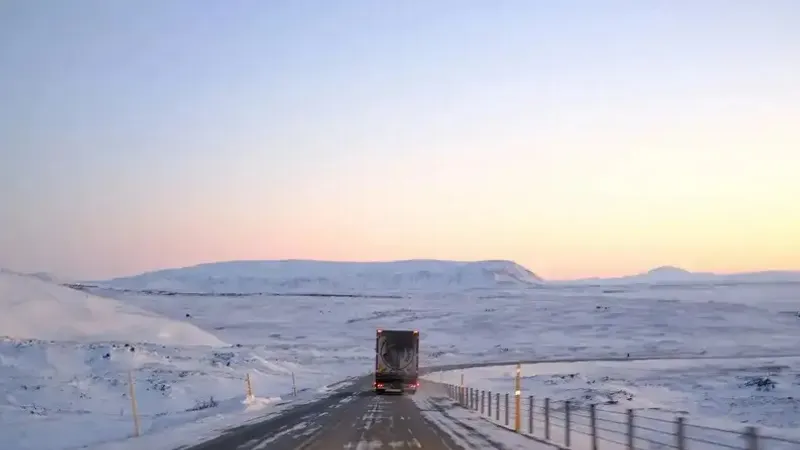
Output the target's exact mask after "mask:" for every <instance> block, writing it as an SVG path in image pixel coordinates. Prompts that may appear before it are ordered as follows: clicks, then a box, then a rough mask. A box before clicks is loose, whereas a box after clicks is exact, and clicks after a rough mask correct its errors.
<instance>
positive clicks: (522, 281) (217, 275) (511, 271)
mask: <svg viewBox="0 0 800 450" xmlns="http://www.w3.org/2000/svg"><path fill="white" fill-rule="evenodd" d="M541 282H542V279H541V278H539V277H538V276H536V275H535V274H534V273H533V272H531V271H530V270H528V269H526V268H524V267H522V266H520V265H519V264H516V263H514V262H512V261H474V262H461V261H439V260H407V261H388V262H334V261H310V260H286V261H228V262H218V263H208V264H200V265H197V266H192V267H185V268H177V269H165V270H159V271H155V272H147V273H143V274H140V275H135V276H131V277H123V278H115V279H111V280H105V281H92V282H88V283H87V284H92V285H96V286H100V287H112V288H122V289H133V290H150V291H162V292H175V293H189V292H215V293H221V292H225V293H241V294H253V293H274V292H277V293H292V294H295V295H296V294H298V293H300V292H311V293H318V294H322V293H331V294H342V295H346V294H359V295H360V294H372V293H377V292H381V293H386V292H392V293H395V292H404V291H414V290H418V291H428V292H430V291H456V290H458V291H463V290H464V289H481V288H498V287H514V288H519V287H530V286H536V285H539V284H541Z"/></svg>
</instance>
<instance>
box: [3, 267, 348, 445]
mask: <svg viewBox="0 0 800 450" xmlns="http://www.w3.org/2000/svg"><path fill="white" fill-rule="evenodd" d="M45 280H46V278H45V279H43V278H42V277H40V276H36V275H22V274H18V273H14V272H12V271H8V270H0V311H2V312H0V392H2V395H0V423H1V424H2V425H0V436H2V439H0V440H1V441H2V442H3V445H2V447H3V448H14V449H18V450H29V449H30V450H63V449H73V448H84V446H85V445H86V444H92V443H98V442H102V441H107V440H119V439H124V438H126V437H127V436H129V435H130V432H131V430H132V417H131V410H130V398H129V397H128V392H129V384H128V376H129V373H132V374H133V378H134V382H135V384H136V390H137V401H138V404H139V411H140V419H141V423H142V430H143V431H144V432H145V433H153V432H155V431H156V430H163V429H169V428H173V427H175V426H177V425H180V424H185V423H189V422H192V423H197V422H198V421H201V420H212V419H214V418H215V417H217V416H219V415H220V414H226V415H227V416H228V420H233V422H232V423H235V422H236V417H238V420H243V419H242V414H245V415H246V414H247V413H248V412H251V413H253V414H257V412H256V411H257V410H259V409H263V408H264V407H267V406H268V405H269V404H271V403H275V402H280V401H282V400H281V399H280V397H281V396H284V397H285V396H286V395H287V394H288V393H289V392H291V391H292V380H293V378H294V379H295V380H296V382H297V385H298V387H299V388H300V389H301V391H303V392H305V393H304V394H303V395H308V394H313V393H314V392H315V389H316V388H317V387H319V386H322V385H323V384H325V383H327V382H334V381H336V380H339V379H341V378H343V377H344V375H340V374H339V373H341V370H340V371H339V373H337V370H336V368H337V363H339V362H343V363H344V364H346V363H347V360H346V359H345V360H339V359H337V356H333V357H331V358H326V357H322V356H319V355H317V356H316V358H315V360H316V361H317V362H319V364H318V365H317V366H314V365H312V364H309V365H308V367H303V366H301V365H300V364H298V363H297V362H295V361H296V360H297V358H295V357H294V356H293V355H291V354H289V355H277V354H276V352H275V351H274V349H271V348H269V347H266V346H261V345H247V346H243V345H228V344H226V343H225V342H223V341H222V340H220V339H219V338H217V337H216V336H215V335H214V334H212V333H210V332H208V331H203V330H202V329H201V328H199V327H198V326H196V325H193V324H190V323H188V322H187V321H186V319H188V317H186V314H185V313H184V314H178V313H177V311H176V310H177V308H175V309H172V310H171V311H170V313H171V315H172V318H167V317H165V316H164V315H160V314H158V313H155V312H151V311H147V310H145V309H141V308H139V307H136V306H133V305H132V304H130V303H125V302H122V301H119V300H113V299H110V298H105V297H100V296H97V295H92V294H88V293H85V292H81V291H77V290H74V289H70V288H67V287H63V286H59V285H56V284H53V283H51V282H48V281H45ZM223 315H224V313H223ZM209 329H213V327H209ZM260 335H261V336H262V338H263V337H264V330H260ZM247 374H250V376H251V378H252V382H253V385H254V386H255V393H256V395H257V397H256V398H254V399H252V400H249V401H245V398H244V397H245V395H244V394H245V391H244V379H245V376H246V375H247ZM304 389H307V390H304ZM237 414H238V415H237ZM212 425H213V424H212Z"/></svg>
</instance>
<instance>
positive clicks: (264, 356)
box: [0, 263, 800, 450]
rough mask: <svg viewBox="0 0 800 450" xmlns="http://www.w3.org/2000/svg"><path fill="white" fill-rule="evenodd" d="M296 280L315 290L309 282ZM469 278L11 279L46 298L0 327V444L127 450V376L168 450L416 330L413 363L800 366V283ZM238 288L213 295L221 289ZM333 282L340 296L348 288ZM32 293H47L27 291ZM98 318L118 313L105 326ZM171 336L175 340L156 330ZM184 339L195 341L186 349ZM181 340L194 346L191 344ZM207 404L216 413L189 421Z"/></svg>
mask: <svg viewBox="0 0 800 450" xmlns="http://www.w3.org/2000/svg"><path fill="white" fill-rule="evenodd" d="M492 264H495V263H492ZM492 264H490V266H491V265H492ZM504 267H505V266H504ZM442 270H444V269H442ZM453 270H455V269H453ZM411 272H413V273H421V272H424V270H416V269H414V270H411ZM458 273H459V272H458V271H455V272H453V271H451V272H447V271H444V272H442V273H441V274H440V275H439V276H437V277H438V278H437V279H447V280H458V279H459V276H458ZM479 273H481V274H485V273H484V272H482V271H481V272H479ZM172 275H175V274H174V273H172ZM172 275H171V276H172ZM204 276H205V275H204ZM383 276H384V275H380V277H383ZM481 276H483V275H481ZM308 277H309V278H314V276H313V274H309V276H308ZM380 277H379V278H380ZM173 278H174V277H173ZM398 279H400V280H403V279H406V278H405V276H400V277H399V278H398ZM411 279H412V280H413V279H415V278H414V277H412V278H411ZM461 279H462V280H463V275H462V278H461ZM481 279H482V280H483V281H482V283H483V284H481V285H480V286H482V287H476V285H477V284H476V283H474V282H472V281H469V282H466V283H464V286H463V287H461V288H460V287H459V286H460V285H459V284H458V283H457V282H454V283H452V284H447V285H446V286H447V289H442V290H439V291H438V292H437V291H436V290H434V289H433V288H431V290H427V291H426V290H425V289H421V288H420V286H421V284H420V283H416V282H409V283H411V286H412V287H411V288H409V289H408V290H404V289H403V285H402V283H400V284H397V283H395V284H392V285H391V286H390V288H388V289H387V291H391V292H393V294H392V295H393V296H396V294H397V292H401V293H402V298H396V297H392V296H388V297H380V295H376V291H375V290H374V289H372V290H371V291H370V292H369V296H360V295H359V293H358V291H353V292H350V294H349V295H350V296H347V297H345V296H339V297H336V296H326V295H325V292H324V291H323V292H321V291H316V292H313V293H310V294H313V295H291V294H290V293H288V292H282V293H281V295H268V294H263V293H262V294H258V295H236V293H228V294H229V295H219V294H218V295H179V294H176V293H173V292H161V295H153V294H152V292H150V293H149V294H147V293H144V291H146V290H147V289H150V288H151V287H152V286H153V284H151V283H156V285H158V283H160V281H158V280H157V279H153V278H152V276H151V277H149V278H148V280H147V283H148V284H147V285H146V286H147V287H145V288H143V289H137V288H136V285H135V284H130V283H131V282H130V280H128V281H126V283H128V284H127V285H126V286H127V287H124V288H123V287H120V286H110V287H111V289H109V288H105V289H104V288H90V289H88V290H89V291H91V293H93V294H96V295H98V296H102V297H109V296H110V297H114V298H116V299H117V300H118V301H119V302H121V303H117V302H113V301H111V300H108V299H103V298H98V297H96V296H90V297H87V296H86V293H84V292H80V291H76V290H71V289H67V288H63V287H59V286H55V285H53V284H47V282H46V281H43V280H41V279H37V280H35V281H36V283H42V284H34V285H30V284H26V283H27V280H26V283H19V281H20V280H18V279H17V280H16V281H14V282H12V283H13V284H14V286H15V287H14V289H12V290H5V291H0V292H3V297H6V298H3V300H2V301H4V302H12V303H13V302H16V303H17V304H20V305H24V304H26V303H27V302H25V301H19V299H21V298H26V299H28V300H33V299H37V301H38V299H41V298H47V299H50V300H48V301H50V303H48V304H47V305H48V306H47V307H46V308H44V309H45V310H46V311H45V312H42V315H41V316H39V315H38V314H39V313H37V312H36V311H35V310H27V311H26V309H25V308H22V309H18V310H17V311H22V312H19V313H15V315H16V314H19V315H20V316H21V317H28V318H32V319H31V320H29V321H28V325H27V326H26V327H22V328H20V323H22V322H21V321H16V320H13V319H9V318H8V317H10V316H5V317H4V319H3V320H2V321H0V335H12V336H13V338H6V339H5V340H3V341H1V342H0V370H1V371H2V375H3V377H2V379H1V381H0V383H2V391H3V392H4V396H3V397H1V398H0V422H2V423H3V425H4V426H3V428H2V429H0V437H1V438H2V440H3V441H8V442H13V443H15V447H14V448H19V449H20V450H27V449H37V450H39V449H42V450H45V449H64V448H78V447H80V446H81V445H84V444H91V443H99V442H109V441H112V440H119V439H125V438H126V437H127V436H129V435H130V433H131V431H132V428H133V425H132V421H131V418H130V407H129V398H128V397H127V395H128V394H127V391H128V385H127V374H128V371H129V370H133V372H134V376H135V378H136V386H137V397H139V402H140V406H139V409H140V411H141V412H142V414H143V415H144V417H143V422H142V428H143V431H144V432H145V433H146V436H157V435H163V433H169V434H170V436H172V438H170V440H169V442H178V441H179V440H180V434H181V433H180V432H179V431H176V430H180V429H185V430H190V429H191V430H192V431H187V432H186V433H188V435H190V436H189V437H190V438H191V439H196V438H197V433H199V431H197V430H198V429H199V428H203V426H202V425H203V424H206V425H207V426H208V427H207V428H203V429H205V430H206V431H205V432H206V433H208V432H210V431H209V430H213V429H217V428H218V427H220V426H222V425H221V424H225V423H232V422H235V421H236V420H240V419H237V418H245V417H252V415H253V414H265V413H268V412H269V411H273V409H272V406H271V405H266V406H265V405H264V404H266V403H270V402H274V401H275V399H276V398H277V397H283V398H284V399H286V398H288V397H287V394H288V393H289V392H290V391H291V379H292V376H291V375H292V372H294V374H295V378H296V381H297V385H298V387H299V388H300V389H309V391H303V392H301V394H304V393H308V392H312V391H313V390H314V389H315V388H317V387H319V386H322V385H324V384H327V383H331V382H334V381H336V380H338V379H342V378H344V377H346V376H355V375H358V374H362V373H365V372H368V371H370V370H371V364H372V362H373V352H374V336H375V334H374V333H375V329H376V328H378V327H384V328H389V327H398V328H417V329H419V330H420V331H421V336H422V348H423V350H422V364H423V365H435V364H448V363H455V362H472V361H509V360H516V359H522V358H524V359H533V358H543V359H547V358H556V357H562V358H591V357H608V356H624V355H626V353H630V354H631V355H632V356H646V355H680V356H687V355H696V356H703V355H727V356H735V355H751V356H752V355H765V354H768V355H775V354H798V353H800V318H799V317H798V316H797V311H798V309H800V306H799V305H798V300H797V292H798V286H799V285H798V284H793V283H775V284H765V283H761V284H741V285H735V286H731V285H722V286H720V285H714V284H713V283H710V284H709V283H706V284H701V285H697V284H689V285H685V286H680V285H679V286H666V287H665V286H659V285H654V284H646V283H645V284H637V285H635V286H613V287H609V286H594V285H577V286H576V285H563V284H548V283H544V284H533V283H526V284H525V285H524V286H522V287H520V286H519V285H511V287H509V284H507V283H503V282H499V283H497V284H495V285H494V287H492V285H491V283H489V282H488V281H486V280H487V279H485V278H481ZM186 280H188V281H186ZM500 280H501V281H502V280H506V278H503V277H500ZM3 281H4V282H6V283H9V282H10V281H9V279H8V278H4V279H3ZM362 281H363V280H362ZM184 282H185V283H188V284H187V285H185V286H186V287H187V289H188V290H189V291H190V292H195V293H196V294H207V293H203V292H198V291H197V286H203V283H206V282H207V280H206V278H202V279H201V280H200V281H198V282H193V281H192V278H191V277H188V278H184ZM236 283H238V282H236ZM236 283H227V282H226V283H223V284H225V286H228V287H227V288H230V286H237V284H236ZM259 283H261V282H259ZM109 284H113V283H109ZM262 284H263V283H262ZM478 284H479V283H478ZM23 285H25V286H27V287H23ZM339 285H341V286H352V285H353V283H352V282H350V281H347V280H345V281H341V282H339ZM434 285H435V286H439V287H442V286H444V285H439V284H435V283H434ZM32 286H33V287H36V286H38V287H37V289H42V290H43V291H42V292H44V293H45V294H46V295H45V294H40V293H31V292H30V290H31V289H32ZM227 288H226V289H227ZM459 289H460V290H459ZM276 290H280V289H276ZM377 292H378V294H380V291H379V290H378V291H377ZM241 294H253V292H252V289H251V292H242V293H241ZM75 295H77V296H78V297H74V296H75ZM8 298H11V300H8ZM87 298H88V299H89V301H86V299H87ZM14 299H17V300H14ZM78 299H83V300H81V301H78ZM81 302H82V303H81ZM107 302H111V303H107ZM12 303H8V304H12ZM5 304H6V303H4V305H5ZM97 304H101V305H104V306H102V308H105V309H102V308H101V310H103V311H106V312H105V313H103V314H99V313H98V314H95V313H94V312H91V311H94V310H95V306H96V305H97ZM110 304H113V305H115V306H114V307H113V308H112V307H110V306H108V305H110ZM65 305H73V306H65ZM75 305H78V306H75ZM120 305H121V306H120ZM54 308H56V309H58V308H64V312H63V313H55V314H54V313H52V310H53V309H54ZM70 308H73V309H70ZM128 308H130V309H128ZM109 310H113V311H117V312H119V311H122V312H124V314H122V312H121V313H120V314H122V315H120V316H116V315H111V313H110V312H108V311H109ZM70 311H72V312H70ZM76 311H78V312H80V311H82V312H81V313H80V314H78V313H77V312H76ZM90 312H91V313H90ZM87 314H88V316H87ZM115 314H116V313H115ZM48 315H49V316H52V317H53V318H57V317H59V316H60V317H78V318H79V319H80V320H86V324H91V323H92V322H91V318H92V317H94V318H95V319H96V321H97V327H96V329H97V330H103V329H104V330H105V331H104V332H103V333H98V334H95V328H93V327H91V326H87V327H86V330H88V331H84V332H79V331H75V330H72V331H69V332H66V331H64V332H63V333H62V334H46V333H50V332H51V327H50V326H46V325H42V324H37V320H36V318H37V317H48ZM134 318H136V320H139V321H146V322H147V323H146V324H144V323H143V324H140V325H137V326H136V327H133V326H127V325H125V324H128V323H137V322H135V321H134ZM104 324H105V325H104ZM108 324H114V325H113V326H107V325H108ZM6 327H8V328H6ZM37 327H38V328H37ZM104 327H105V328H104ZM137 327H138V328H137ZM177 329H180V330H183V331H182V332H181V333H177V332H174V331H173V332H171V333H164V332H163V331H160V330H177ZM7 330H14V332H13V333H10V332H7ZM137 330H138V331H137ZM190 330H191V331H190ZM113 333H119V335H117V336H113ZM192 335H194V336H196V337H195V338H189V337H186V336H192ZM42 336H47V337H42ZM177 336H184V337H183V338H181V339H178V338H177ZM201 336H202V338H201ZM23 337H27V338H34V339H25V338H23ZM169 339H175V341H170V340H169ZM194 339H196V340H197V341H198V343H200V344H201V345H194V344H193V343H192V341H193V340H194ZM125 344H128V346H127V347H126V345H125ZM131 346H132V347H133V348H134V349H133V350H131ZM246 373H250V374H251V375H252V377H253V386H254V390H255V393H256V395H257V396H258V397H261V398H263V399H264V400H263V401H261V402H259V405H262V406H265V408H264V409H262V410H261V411H259V412H256V413H247V412H246V409H247V406H246V405H244V404H243V403H242V401H243V397H244V376H245V374H246ZM212 395H213V396H214V398H215V400H216V401H217V402H218V406H216V407H213V408H207V409H202V410H200V411H186V410H189V409H193V408H194V407H195V405H197V404H198V403H202V402H204V401H207V400H209V398H210V397H211V396H212ZM198 416H201V417H203V419H202V420H201V422H200V423H192V424H191V425H188V427H189V428H186V427H187V425H184V424H186V423H190V422H195V420H196V419H197V417H198ZM6 424H9V425H11V426H10V427H6V426H5V425H6ZM179 426H180V427H181V428H176V427H179ZM75 430H80V431H77V432H76V431H75ZM84 430H85V431H84ZM188 435H187V436H188ZM54 436H55V437H54ZM149 439H153V438H152V437H151V438H149ZM142 442H144V441H142ZM102 448H116V447H112V446H111V444H106V445H105V446H104V447H102Z"/></svg>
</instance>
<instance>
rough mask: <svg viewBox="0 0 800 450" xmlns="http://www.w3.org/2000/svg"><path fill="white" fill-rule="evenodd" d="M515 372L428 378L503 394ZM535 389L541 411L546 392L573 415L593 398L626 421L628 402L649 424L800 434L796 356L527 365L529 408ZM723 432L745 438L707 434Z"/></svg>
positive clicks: (606, 413)
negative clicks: (680, 422) (680, 420)
mask: <svg viewBox="0 0 800 450" xmlns="http://www.w3.org/2000/svg"><path fill="white" fill-rule="evenodd" d="M515 372H516V366H502V367H485V368H474V369H467V370H463V371H460V370H459V371H448V372H442V373H436V374H432V375H430V376H429V378H430V379H431V380H433V381H441V382H444V383H451V384H459V383H460V382H461V376H462V374H463V376H464V384H465V385H466V386H469V387H472V388H475V389H478V390H485V391H491V392H492V393H500V394H501V398H502V397H503V396H504V395H505V393H512V392H513V391H514V375H515ZM531 395H532V396H534V398H535V399H538V402H539V403H538V404H539V405H540V406H539V409H538V411H539V412H537V413H536V415H537V417H539V416H541V405H542V404H543V399H544V398H545V397H548V398H550V399H551V402H552V403H551V404H553V405H555V406H554V409H556V410H558V409H561V410H563V407H561V406H560V405H561V404H563V402H564V401H570V403H571V405H572V408H571V409H573V411H575V413H574V414H573V420H574V421H576V422H580V421H581V419H582V418H583V417H585V416H586V411H587V408H588V405H590V404H596V405H599V406H598V408H599V411H600V412H599V415H598V417H600V418H603V419H608V420H612V419H616V421H622V422H623V423H624V421H625V416H624V414H625V411H626V410H627V409H629V408H630V409H633V410H635V411H636V415H637V416H638V417H642V419H640V420H639V423H647V422H652V423H647V425H648V426H649V427H651V428H653V427H655V428H666V431H670V432H671V431H672V428H673V424H672V423H671V422H672V421H673V420H674V417H676V416H683V417H685V418H686V420H687V422H688V423H689V424H692V425H693V426H698V425H700V426H711V427H715V428H721V429H729V430H737V431H739V430H742V429H743V428H744V427H745V426H746V425H756V426H758V427H759V428H760V430H761V432H762V433H763V434H769V435H772V436H784V437H794V438H800V358H797V357H783V358H746V359H742V358H734V359H719V360H686V359H684V360H681V359H676V360H660V361H624V362H575V363H543V364H529V365H523V366H522V396H523V398H524V399H525V407H526V410H527V402H528V397H529V396H531ZM512 398H513V397H512ZM501 407H502V405H501ZM504 414H505V413H504V412H502V413H501V417H503V416H504ZM556 414H559V413H556ZM560 414H561V415H563V412H562V413H560ZM525 417H526V420H525V423H526V424H527V415H525ZM554 422H555V420H554ZM612 423H613V422H612ZM526 427H527V425H526ZM540 428H541V427H540ZM557 431H558V433H563V432H561V430H557ZM620 431H622V430H620ZM701 431H702V430H701ZM619 437H621V436H619ZM619 437H617V439H619ZM724 438H728V439H730V440H731V441H736V440H739V441H740V440H741V439H740V437H739V436H734V435H727V434H721V433H717V435H716V436H711V437H710V439H712V440H714V439H716V440H719V439H724ZM695 447H697V446H696V445H695ZM693 448H694V447H693ZM764 448H776V447H768V446H765V447H764Z"/></svg>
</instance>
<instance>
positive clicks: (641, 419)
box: [426, 380, 800, 450]
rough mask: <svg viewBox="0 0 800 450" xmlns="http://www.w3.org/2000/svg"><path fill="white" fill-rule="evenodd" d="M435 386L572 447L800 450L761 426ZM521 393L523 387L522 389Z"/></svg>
mask: <svg viewBox="0 0 800 450" xmlns="http://www.w3.org/2000/svg"><path fill="white" fill-rule="evenodd" d="M426 383H428V384H429V385H430V386H431V387H432V388H434V389H438V390H439V391H440V393H442V394H445V395H447V397H449V398H450V399H452V400H453V401H455V402H456V403H457V404H458V405H460V406H462V407H464V408H467V409H470V410H473V411H475V412H476V413H477V414H479V415H480V416H482V417H483V418H484V419H486V420H488V421H490V422H492V423H494V424H496V425H499V426H501V427H505V428H509V429H511V430H513V431H516V432H518V433H521V434H524V435H526V436H528V437H530V438H532V439H534V440H537V441H540V442H545V443H548V444H552V445H553V446H555V447H557V448H560V449H567V450H671V449H674V450H728V449H729V450H800V441H798V440H793V439H787V438H782V437H777V436H767V435H764V434H761V433H760V432H759V430H758V429H757V428H756V427H752V426H748V427H745V428H744V429H743V430H739V431H735V430H726V429H722V428H714V427H709V426H701V425H695V424H691V423H689V421H688V420H687V419H686V418H685V417H675V418H674V419H666V418H659V417H653V416H648V415H646V414H642V413H641V412H640V411H635V410H633V409H628V410H626V411H619V410H613V409H609V408H604V407H603V406H602V405H594V404H589V405H585V404H577V403H575V402H570V401H553V400H551V399H550V398H536V397H534V396H527V397H523V396H521V395H515V393H511V392H492V391H486V390H478V389H474V388H471V387H466V386H457V385H452V384H447V383H441V382H436V381H431V380H426ZM517 392H519V391H517Z"/></svg>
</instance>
